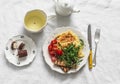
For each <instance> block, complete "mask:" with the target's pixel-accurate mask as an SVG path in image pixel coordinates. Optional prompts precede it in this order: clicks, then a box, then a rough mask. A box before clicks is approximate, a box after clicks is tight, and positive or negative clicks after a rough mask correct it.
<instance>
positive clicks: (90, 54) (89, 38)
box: [88, 24, 93, 69]
mask: <svg viewBox="0 0 120 84" xmlns="http://www.w3.org/2000/svg"><path fill="white" fill-rule="evenodd" d="M88 43H89V48H90V53H89V57H88V61H89V62H88V63H89V69H92V67H93V64H92V35H91V25H90V24H89V25H88Z"/></svg>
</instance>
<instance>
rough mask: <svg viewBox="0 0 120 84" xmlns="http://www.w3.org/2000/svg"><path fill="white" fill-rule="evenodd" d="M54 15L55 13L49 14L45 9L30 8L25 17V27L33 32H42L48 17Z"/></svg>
mask: <svg viewBox="0 0 120 84" xmlns="http://www.w3.org/2000/svg"><path fill="white" fill-rule="evenodd" d="M52 17H55V15H53V16H47V14H46V13H45V12H44V11H43V10H39V9H35V10H30V11H28V12H27V13H26V15H25V18H24V26H25V29H26V30H27V31H30V32H32V33H37V32H40V31H42V30H43V29H44V28H45V26H46V24H47V21H48V18H52Z"/></svg>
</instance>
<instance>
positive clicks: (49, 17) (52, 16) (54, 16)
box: [47, 15, 56, 20]
mask: <svg viewBox="0 0 120 84" xmlns="http://www.w3.org/2000/svg"><path fill="white" fill-rule="evenodd" d="M53 18H56V15H50V16H48V17H47V19H48V20H51V19H53Z"/></svg>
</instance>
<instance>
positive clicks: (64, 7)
mask: <svg viewBox="0 0 120 84" xmlns="http://www.w3.org/2000/svg"><path fill="white" fill-rule="evenodd" d="M54 1H55V11H56V13H58V14H59V15H61V16H68V15H70V14H72V13H78V12H80V10H77V11H75V10H74V9H73V4H72V3H70V0H54Z"/></svg>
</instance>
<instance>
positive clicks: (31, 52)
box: [5, 35, 37, 66]
mask: <svg viewBox="0 0 120 84" xmlns="http://www.w3.org/2000/svg"><path fill="white" fill-rule="evenodd" d="M13 41H22V42H24V43H25V49H26V50H27V52H28V55H27V56H26V57H22V58H19V60H20V64H17V56H15V55H14V54H13V50H12V49H11V44H12V42H13ZM36 54H37V49H36V45H35V43H34V41H33V40H32V39H31V38H29V37H27V36H25V35H17V36H14V37H12V38H11V39H9V41H8V43H7V45H6V48H5V57H6V59H7V60H8V61H9V62H10V63H12V64H13V65H15V66H24V65H28V64H30V63H31V62H32V61H33V59H34V58H35V56H36Z"/></svg>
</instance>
